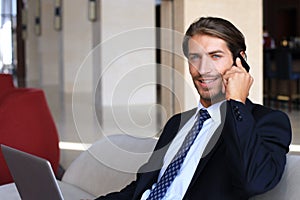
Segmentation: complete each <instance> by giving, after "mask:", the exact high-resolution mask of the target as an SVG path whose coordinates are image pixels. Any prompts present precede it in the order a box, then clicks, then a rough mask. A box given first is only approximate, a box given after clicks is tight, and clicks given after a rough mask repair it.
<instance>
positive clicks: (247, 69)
mask: <svg viewBox="0 0 300 200" xmlns="http://www.w3.org/2000/svg"><path fill="white" fill-rule="evenodd" d="M237 57H239V58H240V59H241V63H242V65H243V67H244V68H245V69H246V71H247V72H249V70H250V66H249V65H248V63H247V62H246V60H245V59H244V58H243V56H242V55H241V54H240V53H238V54H237V55H236V56H235V57H234V65H236V63H235V60H236V58H237Z"/></svg>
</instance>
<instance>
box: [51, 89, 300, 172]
mask: <svg viewBox="0 0 300 200" xmlns="http://www.w3.org/2000/svg"><path fill="white" fill-rule="evenodd" d="M45 93H46V97H47V100H48V104H49V107H50V110H51V112H52V115H53V117H54V120H55V122H56V125H57V129H58V132H59V137H60V141H61V142H60V149H61V158H60V163H61V165H62V166H63V168H65V169H66V168H68V166H69V165H70V164H71V162H72V161H73V160H74V159H75V158H76V157H77V156H78V155H79V154H80V153H81V152H82V151H83V150H85V149H87V148H88V147H89V146H90V145H91V144H92V143H93V142H95V141H96V140H98V139H100V138H101V137H103V136H106V135H110V134H118V133H122V134H124V133H126V134H130V135H139V137H143V136H154V135H156V134H157V133H158V132H159V131H160V130H161V129H162V126H160V125H157V121H158V119H157V118H156V116H157V114H156V112H155V111H154V109H153V107H126V108H125V107H122V108H121V107H119V108H104V109H103V113H102V116H103V117H102V118H100V117H99V116H97V114H95V112H94V109H93V106H91V104H90V103H88V102H89V101H88V100H87V99H86V97H87V96H88V95H85V94H82V95H80V96H79V97H75V96H71V95H66V94H63V95H57V94H60V93H59V91H57V90H56V89H55V88H50V87H49V88H47V89H45ZM72 102H73V103H72ZM279 109H281V110H283V111H285V112H287V114H288V115H289V117H290V120H291V124H292V129H293V138H292V144H293V145H292V146H291V151H292V153H296V154H298V153H299V154H300V123H299V120H300V110H293V111H292V112H288V110H287V107H286V105H285V104H282V105H281V107H280V108H279ZM165 120H166V119H164V120H163V121H165ZM162 124H164V123H162ZM298 145H299V146H298Z"/></svg>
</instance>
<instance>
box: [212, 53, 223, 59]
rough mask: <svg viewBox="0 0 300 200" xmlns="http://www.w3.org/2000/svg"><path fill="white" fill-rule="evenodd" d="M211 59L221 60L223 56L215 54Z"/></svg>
mask: <svg viewBox="0 0 300 200" xmlns="http://www.w3.org/2000/svg"><path fill="white" fill-rule="evenodd" d="M211 57H212V58H213V59H219V58H221V56H220V55H218V54H213V55H212V56H211Z"/></svg>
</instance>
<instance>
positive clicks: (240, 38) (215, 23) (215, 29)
mask: <svg viewBox="0 0 300 200" xmlns="http://www.w3.org/2000/svg"><path fill="white" fill-rule="evenodd" d="M197 34H204V35H210V36H213V37H217V38H220V39H223V40H224V41H225V42H226V44H227V46H228V48H229V50H230V51H231V53H232V56H235V55H237V54H238V53H240V52H241V51H246V44H245V37H244V35H243V34H242V33H241V32H240V31H239V30H238V29H237V28H236V27H235V26H234V25H233V24H232V23H231V22H229V21H227V20H225V19H222V18H217V17H201V18H200V19H199V20H197V21H195V22H194V23H192V24H191V25H190V27H189V28H188V29H187V31H186V33H185V36H184V39H183V43H182V49H183V53H184V55H185V56H186V57H188V53H189V51H188V47H189V46H188V44H189V39H190V38H191V37H192V36H194V35H197Z"/></svg>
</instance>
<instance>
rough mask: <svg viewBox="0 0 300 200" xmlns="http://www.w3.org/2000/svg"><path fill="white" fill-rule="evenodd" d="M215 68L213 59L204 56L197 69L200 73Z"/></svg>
mask: <svg viewBox="0 0 300 200" xmlns="http://www.w3.org/2000/svg"><path fill="white" fill-rule="evenodd" d="M213 68H214V65H213V63H212V60H211V59H210V57H208V56H203V57H202V59H201V62H199V65H198V66H197V70H198V72H199V73H200V74H206V73H208V72H211V71H212V70H213Z"/></svg>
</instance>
